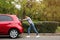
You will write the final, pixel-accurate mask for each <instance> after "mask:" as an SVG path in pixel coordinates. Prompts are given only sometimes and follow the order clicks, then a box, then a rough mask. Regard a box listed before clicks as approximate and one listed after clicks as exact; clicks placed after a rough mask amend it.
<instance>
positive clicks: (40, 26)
mask: <svg viewBox="0 0 60 40" xmlns="http://www.w3.org/2000/svg"><path fill="white" fill-rule="evenodd" d="M22 24H23V27H24V32H27V29H28V27H29V24H28V23H27V22H23V23H22ZM34 24H35V27H36V28H37V30H38V32H39V33H55V32H56V29H57V27H58V25H57V23H52V22H42V23H41V22H39V21H38V22H34ZM31 32H34V31H33V30H31Z"/></svg>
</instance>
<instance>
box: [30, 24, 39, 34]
mask: <svg viewBox="0 0 60 40" xmlns="http://www.w3.org/2000/svg"><path fill="white" fill-rule="evenodd" d="M31 27H32V28H33V30H34V31H35V32H36V35H38V31H37V29H36V28H35V25H34V24H31Z"/></svg>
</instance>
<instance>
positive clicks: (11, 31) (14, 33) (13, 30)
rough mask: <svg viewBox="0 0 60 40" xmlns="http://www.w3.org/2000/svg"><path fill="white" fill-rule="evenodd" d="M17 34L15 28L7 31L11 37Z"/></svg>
mask: <svg viewBox="0 0 60 40" xmlns="http://www.w3.org/2000/svg"><path fill="white" fill-rule="evenodd" d="M18 35H19V33H18V31H17V30H16V29H12V30H10V32H9V36H10V37H11V38H17V37H18Z"/></svg>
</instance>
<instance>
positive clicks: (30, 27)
mask: <svg viewBox="0 0 60 40" xmlns="http://www.w3.org/2000/svg"><path fill="white" fill-rule="evenodd" d="M30 30H31V25H30V27H29V28H28V35H30Z"/></svg>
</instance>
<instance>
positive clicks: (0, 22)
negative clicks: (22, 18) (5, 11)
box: [0, 15, 13, 34]
mask: <svg viewBox="0 0 60 40" xmlns="http://www.w3.org/2000/svg"><path fill="white" fill-rule="evenodd" d="M12 20H13V19H12V18H11V17H10V16H7V15H0V34H7V31H8V29H9V26H8V25H10V24H11V23H12Z"/></svg>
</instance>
